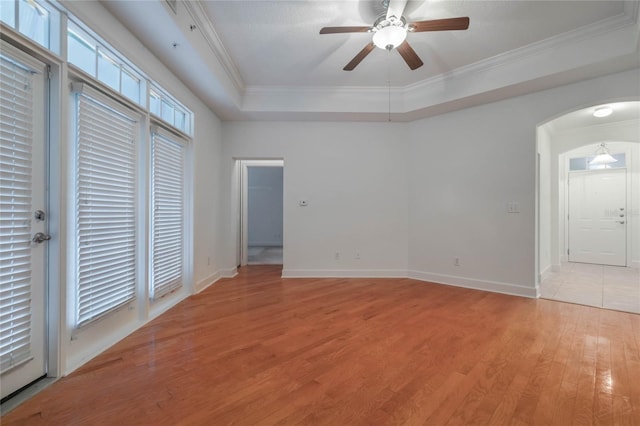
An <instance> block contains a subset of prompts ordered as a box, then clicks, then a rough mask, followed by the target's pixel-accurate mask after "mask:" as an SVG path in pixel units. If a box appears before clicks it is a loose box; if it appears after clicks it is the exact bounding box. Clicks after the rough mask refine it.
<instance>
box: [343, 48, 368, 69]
mask: <svg viewBox="0 0 640 426" xmlns="http://www.w3.org/2000/svg"><path fill="white" fill-rule="evenodd" d="M375 47H376V45H375V44H373V42H369V44H367V45H366V46H365V47H364V49H362V50H361V51H360V52H359V53H358V54H357V55H356V56H354V57H353V59H352V60H351V62H349V63H348V64H347V65H345V67H344V68H343V70H345V71H353V69H354V68H355V67H357V66H358V64H359V63H360V62H362V60H363V59H364V58H365V57H366V56H367V55H368V54H369V53H371V51H372V50H373V49H374V48H375Z"/></svg>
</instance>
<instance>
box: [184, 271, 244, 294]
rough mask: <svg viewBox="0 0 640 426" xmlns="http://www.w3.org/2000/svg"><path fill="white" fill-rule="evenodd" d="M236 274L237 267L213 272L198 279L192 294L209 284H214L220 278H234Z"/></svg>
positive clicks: (207, 286)
mask: <svg viewBox="0 0 640 426" xmlns="http://www.w3.org/2000/svg"><path fill="white" fill-rule="evenodd" d="M236 275H238V269H237V268H231V269H220V270H219V271H216V272H214V273H213V274H212V275H210V276H209V277H207V278H205V279H202V280H200V281H199V282H198V283H197V284H196V288H195V291H194V294H198V293H200V292H201V291H203V290H205V289H207V288H209V287H210V286H212V285H213V284H215V283H216V282H218V281H219V280H221V279H222V278H234V277H235V276H236Z"/></svg>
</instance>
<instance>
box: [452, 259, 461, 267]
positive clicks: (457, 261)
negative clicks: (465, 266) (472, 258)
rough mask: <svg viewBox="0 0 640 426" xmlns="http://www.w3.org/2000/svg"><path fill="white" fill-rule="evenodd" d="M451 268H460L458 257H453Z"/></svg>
mask: <svg viewBox="0 0 640 426" xmlns="http://www.w3.org/2000/svg"><path fill="white" fill-rule="evenodd" d="M453 266H460V258H459V257H454V258H453Z"/></svg>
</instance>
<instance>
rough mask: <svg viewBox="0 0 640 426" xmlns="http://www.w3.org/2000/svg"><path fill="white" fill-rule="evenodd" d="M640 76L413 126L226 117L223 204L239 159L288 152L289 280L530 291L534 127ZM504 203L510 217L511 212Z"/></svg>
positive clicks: (632, 90) (629, 86)
mask: <svg viewBox="0 0 640 426" xmlns="http://www.w3.org/2000/svg"><path fill="white" fill-rule="evenodd" d="M639 76H640V74H639V73H638V70H633V71H628V72H624V73H619V74H613V75H609V76H605V77H601V78H596V79H592V80H587V81H583V82H579V83H575V84H571V85H566V86H561V87H558V88H554V89H550V90H545V91H541V92H537V93H533V94H530V95H526V96H520V97H515V98H511V99H508V100H504V101H500V102H496V103H491V104H486V105H482V106H478V107H474V108H469V109H465V110H460V111H455V112H451V113H448V114H443V115H439V116H436V117H432V118H428V119H424V120H420V121H416V122H413V123H408V124H403V123H300V122H296V123H290V122H225V123H223V141H224V142H223V157H224V160H223V162H224V164H223V174H224V179H223V180H224V181H225V182H223V190H226V191H227V192H228V193H226V194H224V198H225V199H226V200H231V199H232V196H231V193H230V192H229V191H230V190H229V189H224V188H230V187H231V181H232V169H233V164H234V159H237V158H248V159H261V158H284V160H285V184H284V186H285V192H284V199H285V200H284V204H285V210H284V216H285V227H284V241H285V243H284V245H285V259H284V263H285V265H284V272H283V274H284V275H285V276H362V275H371V276H389V275H401V276H407V275H408V276H410V277H414V278H417V279H424V280H431V281H435V282H442V283H448V284H453V285H461V286H468V287H474V288H479V289H485V290H492V291H499V292H505V293H513V294H520V295H527V296H535V295H536V286H535V282H536V273H537V271H536V270H535V267H536V265H535V261H534V258H535V249H536V246H535V239H536V235H535V221H536V212H535V198H536V170H535V168H536V154H537V151H536V137H537V136H536V133H537V132H536V130H537V127H538V125H539V124H542V123H544V122H547V121H548V120H549V119H551V118H553V117H556V116H559V115H562V114H564V113H566V112H569V111H574V110H576V109H580V108H582V107H585V106H588V105H595V104H598V103H603V102H607V101H611V100H621V99H630V98H638V97H640V84H638V83H639V82H640V78H639ZM542 167H543V168H545V169H546V168H549V169H553V163H552V162H550V163H549V164H547V163H545V164H542ZM542 183H543V185H544V186H545V187H546V188H548V191H549V192H551V193H552V192H553V184H552V183H551V182H547V181H546V180H544V179H543V182H542ZM551 195H552V196H553V193H552V194H551ZM300 199H308V200H309V206H308V207H300V206H298V201H299V200H300ZM508 202H515V203H517V205H518V207H519V212H518V213H508V212H507V203H508ZM545 209H546V210H545V211H546V213H544V215H545V216H544V218H543V220H545V221H546V222H547V225H548V227H549V228H551V226H552V224H550V223H549V222H550V220H549V219H548V217H549V216H553V215H552V214H551V211H552V209H551V207H550V206H546V207H545ZM233 212H234V210H233V208H228V210H227V218H228V221H229V223H234V213H233ZM541 214H542V213H541ZM235 228H236V227H235V226H232V227H230V229H229V231H228V233H227V237H226V241H227V244H228V245H229V246H230V247H235V245H236V239H237V235H236V229H235ZM551 232H552V230H545V231H544V235H545V236H543V237H542V238H543V239H544V238H550V235H551ZM336 251H337V252H340V259H339V260H336V259H335V252H336ZM356 252H360V254H361V259H360V260H357V259H355V258H354V255H355V253H356ZM234 253H235V252H234V251H233V250H230V251H229V255H228V258H227V260H226V262H227V263H226V264H228V265H233V263H234V261H235V254H234ZM551 256H552V254H551V253H548V254H545V255H544V259H542V261H543V262H544V263H545V264H547V265H548V263H549V260H548V259H549V258H550V257H551ZM455 258H458V259H459V266H455V265H454V259H455Z"/></svg>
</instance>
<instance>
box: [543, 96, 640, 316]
mask: <svg viewBox="0 0 640 426" xmlns="http://www.w3.org/2000/svg"><path fill="white" fill-rule="evenodd" d="M607 105H611V106H612V109H613V114H612V115H611V117H609V118H608V119H607V120H605V121H601V119H600V118H596V117H594V116H593V111H594V109H595V106H594V107H589V108H583V109H580V110H576V111H574V112H571V113H568V114H566V115H564V116H561V117H558V118H556V119H554V120H551V121H549V122H546V123H544V124H542V125H540V126H539V127H538V135H537V153H538V161H537V169H538V171H537V175H538V176H537V179H536V182H537V190H536V202H537V206H536V225H535V226H536V244H537V250H536V255H537V257H536V273H537V276H536V280H537V281H536V282H537V283H538V285H539V295H540V297H543V298H548V299H553V300H559V301H564V302H570V303H578V304H585V305H590V306H597V307H602V308H606V309H615V310H621V311H626V312H635V313H640V244H639V243H638V242H639V241H640V223H638V220H637V218H638V217H639V216H638V211H639V207H640V191H638V190H637V188H638V187H639V186H640V181H639V180H638V179H637V177H638V176H639V174H638V173H639V172H640V134H638V132H637V129H638V126H639V125H640V102H638V101H628V102H619V103H611V104H607ZM603 145H606V147H607V150H608V151H609V152H610V156H611V157H612V158H613V160H611V161H608V162H607V164H601V162H599V161H596V160H595V158H596V157H597V155H599V154H598V153H599V152H600V151H599V148H600V147H602V146H603ZM621 215H622V216H621Z"/></svg>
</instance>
